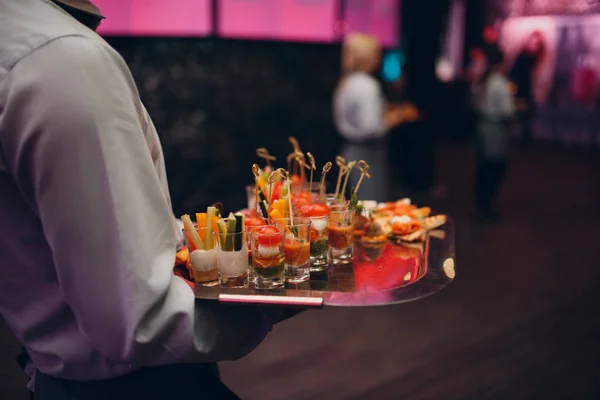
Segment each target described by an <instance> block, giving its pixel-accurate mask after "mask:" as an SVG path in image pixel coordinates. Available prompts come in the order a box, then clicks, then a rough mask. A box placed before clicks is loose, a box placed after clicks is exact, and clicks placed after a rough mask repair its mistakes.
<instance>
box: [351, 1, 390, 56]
mask: <svg viewBox="0 0 600 400" xmlns="http://www.w3.org/2000/svg"><path fill="white" fill-rule="evenodd" d="M399 7H400V2H399V0H348V2H347V3H346V15H345V19H346V23H347V30H346V33H353V32H361V33H368V34H371V35H373V36H375V37H377V39H379V41H380V42H381V44H382V46H384V47H395V46H397V45H398V34H399V29H398V14H399V12H400V10H399Z"/></svg>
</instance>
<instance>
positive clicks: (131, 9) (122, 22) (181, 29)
mask: <svg viewBox="0 0 600 400" xmlns="http://www.w3.org/2000/svg"><path fill="white" fill-rule="evenodd" d="M94 3H95V4H96V5H97V6H98V7H99V8H100V10H101V11H102V14H103V15H104V16H105V17H106V19H105V20H104V21H103V22H102V25H100V29H98V32H99V33H100V34H103V35H137V36H206V35H209V34H210V33H211V12H210V7H211V0H177V2H176V6H175V5H174V2H173V1H172V0H128V1H123V0H95V1H94Z"/></svg>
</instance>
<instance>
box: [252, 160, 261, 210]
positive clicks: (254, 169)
mask: <svg viewBox="0 0 600 400" xmlns="http://www.w3.org/2000/svg"><path fill="white" fill-rule="evenodd" d="M252 174H253V175H254V202H255V207H258V178H259V177H260V167H259V166H258V164H253V165H252ZM253 211H254V212H255V213H256V209H255V210H253Z"/></svg>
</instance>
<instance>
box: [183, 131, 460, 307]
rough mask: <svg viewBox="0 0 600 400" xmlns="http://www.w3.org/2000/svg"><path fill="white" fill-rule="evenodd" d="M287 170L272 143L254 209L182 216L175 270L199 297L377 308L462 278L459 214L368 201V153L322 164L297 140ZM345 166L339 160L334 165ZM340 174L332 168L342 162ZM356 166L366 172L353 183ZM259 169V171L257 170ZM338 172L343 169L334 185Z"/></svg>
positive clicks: (252, 196) (251, 192)
mask: <svg viewBox="0 0 600 400" xmlns="http://www.w3.org/2000/svg"><path fill="white" fill-rule="evenodd" d="M290 143H291V144H292V152H291V153H290V154H289V155H288V156H287V157H286V164H287V165H286V168H275V167H274V166H273V164H274V163H275V162H276V160H277V159H276V157H274V156H272V155H271V154H270V153H269V151H268V150H267V149H265V148H259V149H257V151H256V154H257V156H258V157H259V158H261V159H263V160H264V165H263V167H262V168H261V167H260V166H259V165H258V164H254V165H252V167H251V168H249V176H251V177H252V178H253V181H254V184H253V185H249V186H248V187H247V190H246V194H247V200H248V207H247V208H246V209H244V210H239V211H234V212H228V213H227V212H225V207H224V206H223V205H222V204H220V203H215V204H214V205H212V206H210V207H208V208H207V210H206V212H200V213H195V214H193V216H192V215H190V214H186V215H183V216H181V220H182V222H183V226H184V236H185V239H186V246H185V247H184V248H182V249H181V250H180V251H179V252H178V253H177V258H176V266H175V273H176V274H177V275H179V276H181V277H182V278H184V279H186V280H187V281H188V283H189V284H190V286H192V287H193V288H194V291H195V294H196V297H197V298H198V299H203V300H207V301H210V300H213V301H220V302H229V303H246V304H269V305H281V306H301V307H320V306H344V307H352V306H363V307H364V306H375V305H386V304H394V303H401V302H406V301H413V300H417V299H419V298H422V297H425V296H428V295H430V294H433V293H435V292H437V291H439V290H441V289H442V288H444V287H445V286H446V285H448V284H449V283H450V282H452V280H453V279H454V277H455V265H454V263H455V261H454V260H455V252H454V227H453V222H452V220H451V219H450V218H449V217H447V216H446V215H443V214H435V213H434V212H432V210H431V208H429V207H423V206H417V205H415V204H413V203H412V202H411V200H410V199H408V198H405V199H400V200H397V201H394V202H387V203H379V202H377V201H375V200H359V193H360V186H361V183H362V182H363V181H364V180H365V179H369V178H370V177H371V173H370V171H369V164H368V163H367V162H366V161H365V160H355V161H354V160H353V161H348V162H346V160H344V159H343V158H342V157H339V156H338V157H336V159H335V160H334V161H333V162H331V161H327V162H325V163H323V164H322V165H319V164H318V163H317V161H316V160H315V158H314V156H313V155H312V154H311V153H310V152H307V153H304V152H303V151H302V150H301V149H300V146H299V144H298V141H297V140H296V139H295V138H293V137H290ZM334 165H335V167H334ZM334 168H335V169H336V171H332V170H333V169H334ZM352 171H357V173H360V175H359V178H358V181H357V184H356V186H355V187H351V188H349V187H348V184H349V177H350V174H351V172H352ZM250 172H251V175H250ZM328 173H332V174H333V173H337V175H336V176H335V189H334V190H332V191H331V192H328V191H327V190H326V188H327V185H326V177H327V174H328Z"/></svg>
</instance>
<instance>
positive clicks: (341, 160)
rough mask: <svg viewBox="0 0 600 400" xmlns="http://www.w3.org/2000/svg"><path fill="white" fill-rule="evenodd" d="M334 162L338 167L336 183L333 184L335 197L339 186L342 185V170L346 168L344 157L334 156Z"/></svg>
mask: <svg viewBox="0 0 600 400" xmlns="http://www.w3.org/2000/svg"><path fill="white" fill-rule="evenodd" d="M335 163H336V164H337V166H338V167H339V168H340V170H339V172H338V179H337V185H336V186H335V198H336V199H337V197H338V194H339V192H340V186H341V185H342V177H343V176H344V172H345V170H346V160H344V157H341V156H337V157H336V158H335Z"/></svg>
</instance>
